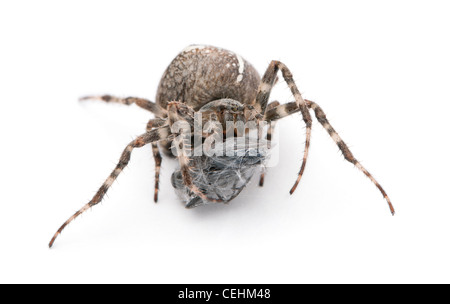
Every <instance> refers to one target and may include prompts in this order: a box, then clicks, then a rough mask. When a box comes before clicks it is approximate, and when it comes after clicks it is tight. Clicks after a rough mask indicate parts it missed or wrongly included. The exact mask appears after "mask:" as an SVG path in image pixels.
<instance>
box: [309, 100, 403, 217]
mask: <svg viewBox="0 0 450 304" xmlns="http://www.w3.org/2000/svg"><path fill="white" fill-rule="evenodd" d="M307 103H308V107H309V108H311V109H313V110H314V113H315V116H316V118H317V120H318V121H319V122H320V124H321V125H322V126H323V127H324V129H325V130H327V132H328V134H329V135H330V136H331V138H332V139H333V140H334V142H335V143H336V145H337V146H338V147H339V149H340V150H341V152H342V154H343V155H344V158H345V159H346V160H347V161H348V162H350V163H352V164H354V165H355V166H356V167H357V168H358V169H359V170H361V171H362V172H363V173H364V174H365V175H366V176H367V177H368V178H369V179H370V180H371V181H372V183H374V184H375V186H376V187H377V188H378V190H380V192H381V194H382V195H383V197H384V198H385V199H386V201H387V203H388V205H389V209H390V210H391V213H392V215H394V214H395V209H394V206H393V205H392V203H391V200H390V199H389V196H388V195H387V194H386V192H385V191H384V189H383V188H382V187H381V185H380V184H379V183H378V182H377V181H376V179H375V178H374V177H373V176H372V174H370V173H369V171H367V170H366V169H365V168H364V167H363V166H362V165H361V164H360V162H359V161H357V160H356V158H355V157H354V156H353V154H352V152H350V149H349V148H348V147H347V145H346V144H345V143H344V141H343V140H342V139H341V137H340V136H339V135H338V133H337V132H336V131H335V130H334V129H333V127H332V126H331V125H330V123H329V122H328V119H327V117H326V115H325V113H324V112H323V110H322V108H321V107H319V106H318V105H317V104H316V103H315V102H313V101H310V100H307Z"/></svg>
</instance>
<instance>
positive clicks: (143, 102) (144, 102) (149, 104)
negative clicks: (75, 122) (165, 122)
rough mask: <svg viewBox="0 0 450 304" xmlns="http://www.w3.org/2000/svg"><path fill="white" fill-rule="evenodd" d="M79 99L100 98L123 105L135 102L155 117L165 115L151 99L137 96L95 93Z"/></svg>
mask: <svg viewBox="0 0 450 304" xmlns="http://www.w3.org/2000/svg"><path fill="white" fill-rule="evenodd" d="M79 100H80V101H84V100H101V101H104V102H113V103H120V104H124V105H131V104H136V105H137V106H138V107H141V108H143V109H145V110H147V111H150V112H152V113H153V114H155V116H156V117H165V116H167V113H166V110H165V109H163V108H161V107H160V106H158V105H157V104H156V103H154V102H153V101H150V100H148V99H144V98H139V97H126V98H122V97H116V96H111V95H95V96H84V97H81V98H80V99H79Z"/></svg>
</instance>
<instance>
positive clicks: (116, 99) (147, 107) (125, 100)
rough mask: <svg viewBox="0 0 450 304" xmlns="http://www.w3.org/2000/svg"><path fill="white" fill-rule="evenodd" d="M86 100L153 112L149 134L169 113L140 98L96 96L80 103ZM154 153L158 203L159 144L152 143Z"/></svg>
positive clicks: (155, 194) (87, 97)
mask: <svg viewBox="0 0 450 304" xmlns="http://www.w3.org/2000/svg"><path fill="white" fill-rule="evenodd" d="M84 100H101V101H104V102H112V103H119V104H124V105H131V104H136V105H137V106H138V107H140V108H143V109H145V110H147V111H150V112H152V113H153V114H154V115H155V116H156V118H155V119H152V120H150V121H149V122H148V124H147V132H149V131H150V130H151V129H152V128H156V127H160V126H162V125H163V124H164V122H165V121H164V119H163V118H164V117H166V116H167V111H166V110H165V109H163V108H161V107H160V106H158V105H157V104H156V103H154V102H152V101H150V100H147V99H144V98H139V97H126V98H121V97H116V96H111V95H95V96H85V97H81V98H80V101H84ZM152 152H153V158H154V159H155V191H154V196H153V200H154V202H155V203H156V202H157V201H158V192H159V176H160V172H161V162H162V157H161V153H160V151H159V148H158V144H157V143H152Z"/></svg>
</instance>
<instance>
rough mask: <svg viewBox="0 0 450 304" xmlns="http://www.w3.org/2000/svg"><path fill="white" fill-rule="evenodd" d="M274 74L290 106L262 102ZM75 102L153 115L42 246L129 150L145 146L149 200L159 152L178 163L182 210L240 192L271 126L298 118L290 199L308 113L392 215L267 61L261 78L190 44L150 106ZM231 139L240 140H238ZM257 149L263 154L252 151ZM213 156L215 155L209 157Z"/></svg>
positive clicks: (275, 64) (321, 116) (311, 106)
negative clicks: (301, 126) (149, 155)
mask: <svg viewBox="0 0 450 304" xmlns="http://www.w3.org/2000/svg"><path fill="white" fill-rule="evenodd" d="M278 71H281V74H282V77H283V79H284V81H285V82H286V83H287V85H288V86H289V89H290V90H291V93H292V95H293V97H294V99H295V101H293V102H288V103H285V104H280V103H279V102H277V101H274V102H271V103H269V96H270V93H271V90H272V87H273V86H274V84H275V83H276V81H277V73H278ZM81 100H102V101H105V102H114V103H121V104H126V105H131V104H136V105H137V106H139V107H141V108H143V109H145V110H148V111H150V112H151V113H153V114H154V116H155V118H153V119H151V120H150V121H149V122H148V125H147V130H146V132H145V133H144V134H142V135H140V136H138V137H137V138H136V139H134V140H133V141H132V142H130V143H129V144H128V145H127V146H126V148H125V150H124V151H123V153H122V155H121V157H120V160H119V163H118V164H117V165H116V167H115V169H114V170H113V171H112V173H111V174H110V175H109V177H108V178H107V179H106V181H105V182H104V183H103V185H102V186H101V187H100V189H99V190H98V191H97V193H96V194H95V196H94V197H93V198H92V199H91V201H90V202H89V203H87V204H86V205H84V206H83V207H82V208H81V209H80V210H78V211H77V212H76V213H75V214H74V215H72V216H71V217H70V218H69V219H68V220H67V221H66V222H65V223H64V224H63V225H62V226H61V227H60V228H59V229H58V231H57V232H56V233H55V235H54V236H53V238H52V239H51V241H50V244H49V247H52V245H53V243H54V241H55V239H56V238H57V236H58V235H59V234H61V232H62V230H63V229H64V228H65V227H66V226H67V225H68V224H69V223H70V222H72V221H73V220H74V219H75V218H77V217H78V216H79V215H80V214H82V213H83V212H85V211H86V210H88V209H90V208H91V207H93V206H95V205H97V204H98V203H100V202H101V201H102V199H103V197H104V195H105V194H106V192H107V191H108V189H109V188H110V187H111V185H112V184H113V183H114V181H115V180H116V179H117V177H118V176H119V174H120V173H121V172H122V171H123V169H124V168H125V167H126V166H127V165H128V163H129V161H130V157H131V152H132V151H133V150H134V149H135V148H140V147H143V146H145V145H148V144H151V145H152V151H153V156H154V159H155V193H154V201H155V202H156V201H157V200H158V191H159V174H160V168H161V161H162V157H161V153H160V150H162V151H163V152H164V153H165V154H166V155H168V156H174V155H175V157H176V158H177V159H178V162H179V169H178V170H176V171H175V172H174V173H173V174H172V185H173V186H174V188H175V189H176V191H177V192H178V193H179V195H180V196H181V198H182V200H183V201H184V202H185V206H186V207H187V208H192V207H196V206H201V205H205V204H208V203H227V202H229V201H231V200H232V199H233V198H235V197H236V196H237V195H238V194H239V193H240V192H241V190H242V189H243V188H244V187H245V186H246V185H247V183H248V182H249V180H250V178H251V177H252V176H253V175H254V173H255V172H256V170H258V169H260V168H262V167H263V166H264V163H265V161H266V159H267V157H268V154H267V152H268V150H270V141H271V134H272V130H273V127H274V123H275V122H276V121H277V120H279V119H281V118H284V117H286V116H288V115H291V114H294V113H297V112H300V113H301V117H302V119H303V121H304V123H305V125H306V141H305V149H304V152H303V158H302V163H301V166H300V170H299V172H298V175H297V179H296V181H295V183H294V185H293V186H292V188H291V190H290V193H291V194H292V193H294V191H295V189H296V188H297V185H298V184H299V182H300V179H301V177H302V175H303V172H304V170H305V165H306V161H307V158H308V151H309V146H310V138H311V127H312V118H311V114H310V110H312V111H313V112H314V115H315V117H316V118H317V120H318V121H319V123H320V124H321V125H322V126H323V127H324V128H325V129H326V131H327V132H328V134H329V135H330V137H331V138H332V139H333V141H334V142H335V143H336V145H337V146H338V147H339V149H340V150H341V152H342V154H343V156H344V158H345V159H346V160H347V161H349V162H350V163H352V164H354V165H355V166H356V167H357V168H358V169H359V170H361V171H362V172H363V173H364V174H365V175H366V176H367V177H369V179H370V180H371V181H372V182H373V183H374V184H375V186H376V187H377V188H378V189H379V191H380V192H381V193H382V195H383V197H384V198H385V199H386V201H387V203H388V205H389V208H390V211H391V213H392V214H394V213H395V211H394V207H393V205H392V203H391V201H390V199H389V197H388V195H387V194H386V192H385V191H384V190H383V188H382V187H381V185H380V184H379V183H378V182H377V181H376V180H375V178H374V177H373V176H372V175H371V174H370V173H369V172H368V171H367V170H366V169H365V168H364V167H363V166H362V165H361V164H360V163H359V162H358V161H357V160H356V159H355V157H354V156H353V154H352V153H351V152H350V150H349V148H348V147H347V145H346V144H345V143H344V141H343V140H342V139H341V137H340V136H339V135H338V133H337V132H336V131H335V130H334V129H333V127H332V126H331V125H330V123H329V121H328V119H327V117H326V116H325V113H324V112H323V110H322V109H321V108H320V107H319V106H318V105H317V104H316V103H315V102H313V101H311V100H307V99H304V98H303V97H302V95H301V94H300V92H299V90H298V88H297V85H296V84H295V82H294V80H293V76H292V73H291V72H290V71H289V69H288V68H287V67H286V65H284V64H283V63H281V62H279V61H272V62H271V63H270V65H269V67H268V68H267V70H266V72H265V73H264V75H263V77H262V79H261V78H260V76H259V74H258V72H257V71H256V70H255V68H253V66H252V65H251V64H250V63H248V62H247V61H246V60H244V59H243V58H242V57H241V56H239V55H237V54H235V53H233V52H230V51H228V50H224V49H221V48H217V47H213V46H204V45H192V46H189V47H187V48H186V49H184V50H183V51H182V52H181V53H180V54H179V55H178V56H177V57H175V59H174V60H173V61H172V62H171V63H170V65H169V66H168V67H167V69H166V71H165V72H164V74H163V76H162V78H161V81H160V83H159V87H158V90H157V94H156V101H155V102H152V101H150V100H147V99H143V98H136V97H128V98H119V97H114V96H110V95H103V96H87V97H83V98H81ZM262 123H265V124H267V127H266V129H265V130H266V132H265V135H264V136H263V132H262V131H261V130H262V128H261V127H260V126H261V124H262ZM197 125H199V126H197ZM250 125H251V126H255V128H254V129H255V130H256V135H255V134H254V135H250V134H251V133H252V132H251V130H250V129H251V128H252V127H249V126H250ZM254 133H255V132H254ZM230 135H231V136H230ZM239 138H241V139H242V138H243V139H244V141H240V142H239V141H238V139H239ZM252 138H255V140H256V141H254V142H253V143H256V145H255V144H249V142H250V141H251V140H249V139H252ZM261 143H264V147H266V148H268V149H260V144H261ZM199 147H200V153H198V152H199V151H198V148H199ZM205 147H206V148H205ZM212 151H213V152H214V153H211V152H212ZM218 151H219V152H223V153H217V152H218ZM263 182H264V170H263V171H262V173H261V177H260V185H261V186H262V185H263Z"/></svg>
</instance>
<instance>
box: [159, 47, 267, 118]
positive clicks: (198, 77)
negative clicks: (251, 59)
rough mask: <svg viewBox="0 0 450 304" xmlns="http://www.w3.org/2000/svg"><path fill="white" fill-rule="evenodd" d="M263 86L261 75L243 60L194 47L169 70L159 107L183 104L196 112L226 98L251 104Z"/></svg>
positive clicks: (160, 94)
mask: <svg viewBox="0 0 450 304" xmlns="http://www.w3.org/2000/svg"><path fill="white" fill-rule="evenodd" d="M259 83H260V76H259V74H258V72H257V71H256V70H255V68H254V67H253V66H252V65H251V64H250V63H248V62H247V61H246V60H244V59H243V58H242V57H241V56H239V55H237V54H235V53H233V52H230V51H228V50H224V49H221V48H217V47H213V46H203V45H192V46H189V47H187V48H185V49H184V50H183V51H182V52H181V53H180V54H179V55H178V56H177V57H175V59H174V60H173V61H172V62H171V63H170V65H169V66H168V67H167V69H166V71H165V72H164V74H163V76H162V78H161V81H160V83H159V86H158V91H157V93H156V103H157V104H158V105H159V106H161V107H162V108H164V109H166V108H167V104H168V102H170V101H180V102H183V103H186V104H187V105H189V106H191V107H192V108H194V110H196V111H197V110H198V109H200V108H201V107H202V106H203V105H205V104H206V103H208V102H210V101H213V100H217V99H222V98H230V99H234V100H237V101H239V102H241V103H242V104H251V103H252V102H253V101H254V99H255V97H256V93H257V90H258V86H259Z"/></svg>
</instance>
